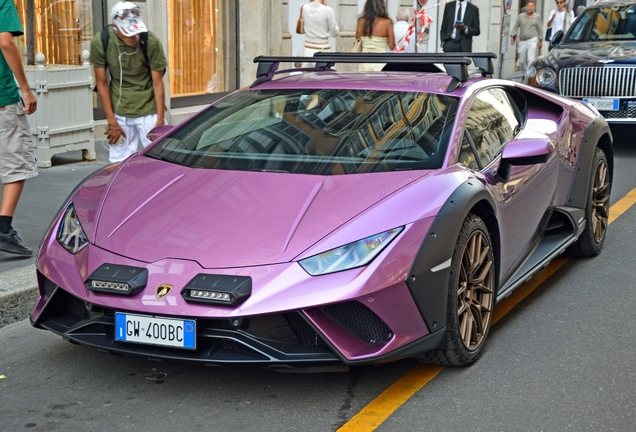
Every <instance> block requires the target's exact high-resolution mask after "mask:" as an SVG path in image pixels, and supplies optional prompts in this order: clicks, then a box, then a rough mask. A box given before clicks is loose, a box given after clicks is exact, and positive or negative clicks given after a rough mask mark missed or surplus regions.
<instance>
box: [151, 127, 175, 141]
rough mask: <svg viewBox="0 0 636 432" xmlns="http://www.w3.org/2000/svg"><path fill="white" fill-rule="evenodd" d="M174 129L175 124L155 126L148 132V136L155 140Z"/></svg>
mask: <svg viewBox="0 0 636 432" xmlns="http://www.w3.org/2000/svg"><path fill="white" fill-rule="evenodd" d="M172 129H174V126H173V125H161V126H155V127H153V128H152V129H150V132H148V134H147V135H146V138H148V139H149V140H150V141H153V142H154V141H156V140H157V138H159V137H161V136H163V135H165V134H167V133H168V132H170V131H171V130H172Z"/></svg>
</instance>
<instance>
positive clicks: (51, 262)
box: [31, 53, 613, 368]
mask: <svg viewBox="0 0 636 432" xmlns="http://www.w3.org/2000/svg"><path fill="white" fill-rule="evenodd" d="M493 57H494V55H492V54H469V53H467V54H456V53H455V54H430V55H428V54H397V55H392V54H386V55H376V54H348V53H347V54H345V53H342V54H340V53H327V54H325V55H322V54H318V55H316V56H315V57H314V58H312V59H311V61H313V62H315V64H313V65H311V67H309V68H305V69H304V70H297V69H296V70H293V72H301V73H290V72H291V71H292V70H291V69H283V68H281V65H285V64H290V63H294V62H298V61H301V62H302V61H304V62H307V59H306V58H305V59H298V58H291V57H258V58H256V59H255V61H256V62H257V63H258V72H257V79H256V81H255V82H254V83H253V84H252V85H251V86H250V87H247V88H244V89H241V90H238V91H236V92H234V93H231V94H229V95H227V96H226V97H224V98H223V99H221V100H219V101H217V102H216V103H214V104H212V105H211V106H209V107H208V108H206V109H204V110H203V111H201V112H200V113H199V114H197V115H196V116H194V117H192V118H190V119H188V120H186V121H184V122H183V123H181V124H180V125H178V126H176V127H172V126H163V127H159V128H158V129H156V130H153V131H152V132H151V134H152V135H153V136H154V141H153V143H152V144H151V145H150V146H148V147H147V148H145V149H144V150H142V151H140V152H139V153H137V154H135V155H133V156H131V157H130V158H128V159H127V160H125V161H123V162H121V163H118V164H114V165H109V166H107V167H105V168H103V169H101V170H100V171H98V172H96V173H94V174H93V175H92V176H90V177H89V178H87V179H86V180H84V182H83V183H82V184H80V185H79V186H78V187H77V188H76V190H75V191H74V192H73V193H72V194H71V196H70V197H69V198H68V200H67V201H66V202H65V203H64V204H63V205H62V207H61V209H60V212H59V214H58V216H57V217H56V218H55V220H54V221H53V223H52V225H51V227H50V228H49V230H48V232H47V234H46V236H45V238H44V240H43V243H42V245H41V247H40V250H39V253H38V257H37V264H36V266H37V278H38V283H39V290H40V298H39V301H38V302H37V305H36V307H35V309H34V310H33V313H32V314H31V322H32V324H33V325H34V326H35V327H37V328H41V329H46V330H49V331H52V332H54V333H56V334H59V335H61V336H62V337H64V338H65V339H67V340H69V341H71V342H74V343H78V344H83V345H88V346H92V347H95V348H98V349H99V350H101V351H104V352H110V353H114V354H136V355H141V356H145V357H147V358H150V359H163V360H175V361H196V362H200V363H202V364H210V365H224V364H225V365H261V366H268V367H274V368H276V367H280V368H288V367H302V366H326V367H329V366H337V367H342V366H350V365H359V364H373V363H382V362H386V361H391V360H397V359H402V358H406V357H414V358H418V359H420V360H423V361H426V362H434V363H440V364H446V365H455V366H464V365H468V364H470V363H472V362H474V361H475V360H476V359H477V358H478V357H479V355H480V354H481V353H482V351H483V349H484V345H485V342H486V339H487V336H488V331H489V328H490V323H491V318H492V313H493V308H494V307H495V304H496V303H497V301H499V300H501V299H502V298H504V297H506V296H507V295H509V294H510V293H511V292H512V291H513V290H514V289H515V288H517V287H518V286H519V285H521V284H522V283H524V282H525V281H527V280H528V279H529V278H530V277H531V276H532V275H533V274H534V273H536V272H537V271H539V270H540V269H541V268H543V267H544V266H545V265H546V264H547V263H548V262H549V261H550V260H552V259H553V258H555V257H556V256H558V255H560V254H561V253H563V252H567V253H571V254H575V255H583V256H593V255H596V254H598V253H599V252H600V251H601V248H602V247H603V242H604V240H605V236H606V230H607V225H608V210H609V196H610V189H611V180H612V170H613V152H612V135H611V132H610V129H609V128H608V125H607V123H606V121H605V120H604V119H603V117H602V116H600V115H599V113H598V111H596V110H595V109H594V108H593V107H592V106H591V105H588V104H585V103H582V102H579V101H575V100H572V99H567V98H564V97H561V96H559V95H556V94H554V93H549V92H546V91H543V90H540V89H537V88H533V87H529V86H526V85H523V84H520V83H515V82H511V81H505V80H500V79H494V78H491V75H492V72H493V70H492V58H493ZM345 63H354V64H355V63H384V64H385V66H384V68H383V70H382V71H379V72H342V71H338V70H337V69H338V68H339V66H340V65H341V64H345ZM473 67H475V68H473ZM349 69H350V68H349Z"/></svg>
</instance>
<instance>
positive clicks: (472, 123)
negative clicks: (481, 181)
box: [459, 88, 519, 169]
mask: <svg viewBox="0 0 636 432" xmlns="http://www.w3.org/2000/svg"><path fill="white" fill-rule="evenodd" d="M518 128H519V120H518V118H517V116H516V115H515V110H514V108H513V106H512V104H511V102H510V98H509V96H508V94H507V93H506V91H505V90H504V89H502V88H491V89H487V90H483V91H482V92H480V93H479V94H477V95H476V96H475V98H474V99H473V101H472V103H471V105H470V110H469V111H468V118H467V119H466V129H465V132H464V138H463V141H462V148H461V151H460V157H459V159H460V160H459V162H460V163H463V164H464V165H466V166H467V167H469V168H472V169H476V168H474V167H473V166H471V165H474V163H471V160H470V156H469V154H470V152H469V149H470V144H471V143H470V141H472V145H473V146H472V147H473V149H474V152H476V155H475V154H474V153H473V156H474V157H475V158H476V162H477V163H478V164H479V168H482V169H483V168H484V167H486V166H488V165H489V164H490V162H492V161H493V160H494V159H495V158H496V157H497V156H498V155H499V153H500V152H501V151H502V149H503V146H504V145H505V144H506V143H507V142H508V141H510V140H511V139H512V138H513V137H514V135H515V133H516V131H517V130H518ZM473 149H470V150H473ZM462 155H463V156H462Z"/></svg>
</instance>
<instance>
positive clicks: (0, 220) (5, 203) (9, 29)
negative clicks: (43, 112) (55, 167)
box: [0, 0, 38, 256]
mask: <svg viewBox="0 0 636 432" xmlns="http://www.w3.org/2000/svg"><path fill="white" fill-rule="evenodd" d="M23 34H24V32H23V30H22V25H21V24H20V19H19V18H18V11H17V9H16V7H15V3H14V2H13V0H0V48H1V50H2V53H1V54H0V180H2V183H3V185H2V201H1V202H0V250H1V251H4V252H9V253H13V254H17V255H24V256H31V255H33V251H32V250H31V249H29V248H28V247H27V246H26V245H25V244H24V243H23V242H22V240H21V239H20V237H18V233H17V232H16V230H15V229H13V227H12V223H13V214H14V212H15V209H16V207H17V205H18V201H19V200H20V195H22V189H23V188H24V182H25V180H26V179H29V178H32V177H35V176H37V175H38V170H37V165H36V162H35V153H34V151H33V145H32V139H31V130H30V129H29V124H28V122H27V119H26V115H27V114H33V113H34V112H35V110H36V109H37V99H36V98H35V96H34V95H33V92H32V91H31V89H30V88H29V83H28V81H27V78H26V75H25V73H24V68H23V67H22V58H21V57H20V52H19V51H18V47H17V45H16V44H15V41H14V40H13V37H14V36H21V35H23ZM14 75H15V79H14ZM16 79H17V81H18V84H19V85H20V90H18V87H17V86H16V84H15V80H16Z"/></svg>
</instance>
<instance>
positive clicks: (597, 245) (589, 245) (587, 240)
mask: <svg viewBox="0 0 636 432" xmlns="http://www.w3.org/2000/svg"><path fill="white" fill-rule="evenodd" d="M591 174H592V175H591V177H590V185H589V188H588V189H589V191H588V197H587V202H586V204H585V230H584V231H583V233H582V234H581V236H580V237H579V239H578V240H577V241H576V243H574V244H573V245H572V246H570V248H568V252H569V253H570V254H571V255H574V256H585V257H591V256H596V255H598V254H599V253H601V249H603V244H604V243H605V234H606V233H607V226H608V225H609V208H610V192H611V190H612V184H611V181H610V172H609V165H608V163H607V157H606V156H605V152H604V151H603V150H602V149H600V148H598V147H597V148H596V151H595V153H594V160H593V162H592V173H591Z"/></svg>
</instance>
